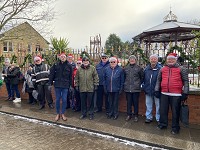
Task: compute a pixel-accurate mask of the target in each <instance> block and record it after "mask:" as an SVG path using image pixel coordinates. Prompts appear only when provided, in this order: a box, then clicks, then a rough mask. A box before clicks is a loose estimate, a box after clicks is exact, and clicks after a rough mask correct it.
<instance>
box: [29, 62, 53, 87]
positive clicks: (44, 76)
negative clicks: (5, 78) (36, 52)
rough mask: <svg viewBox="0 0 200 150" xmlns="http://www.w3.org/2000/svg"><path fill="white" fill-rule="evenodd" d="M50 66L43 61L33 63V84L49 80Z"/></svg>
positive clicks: (44, 82) (45, 82)
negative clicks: (37, 63) (36, 63)
mask: <svg viewBox="0 0 200 150" xmlns="http://www.w3.org/2000/svg"><path fill="white" fill-rule="evenodd" d="M49 72H50V66H49V65H47V64H44V63H41V64H39V65H35V66H34V67H33V70H32V74H31V75H32V81H33V83H34V84H40V85H45V84H47V83H48V82H49Z"/></svg>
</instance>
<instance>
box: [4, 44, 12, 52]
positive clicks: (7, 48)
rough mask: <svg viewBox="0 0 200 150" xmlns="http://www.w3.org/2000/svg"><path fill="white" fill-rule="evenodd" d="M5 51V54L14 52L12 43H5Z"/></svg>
mask: <svg viewBox="0 0 200 150" xmlns="http://www.w3.org/2000/svg"><path fill="white" fill-rule="evenodd" d="M3 51H4V52H9V51H10V52H12V51H13V43H12V42H3Z"/></svg>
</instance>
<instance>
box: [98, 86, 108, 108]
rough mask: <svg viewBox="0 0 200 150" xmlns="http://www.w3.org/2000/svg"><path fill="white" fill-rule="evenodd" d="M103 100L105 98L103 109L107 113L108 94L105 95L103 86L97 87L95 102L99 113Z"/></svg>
mask: <svg viewBox="0 0 200 150" xmlns="http://www.w3.org/2000/svg"><path fill="white" fill-rule="evenodd" d="M103 98H105V109H106V112H108V111H109V103H108V94H105V92H104V87H103V85H99V86H98V89H97V101H96V105H97V109H98V110H99V111H102V106H103Z"/></svg>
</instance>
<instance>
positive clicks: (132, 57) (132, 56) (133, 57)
mask: <svg viewBox="0 0 200 150" xmlns="http://www.w3.org/2000/svg"><path fill="white" fill-rule="evenodd" d="M128 59H129V60H130V59H135V60H137V58H136V57H135V55H131V56H129V58H128Z"/></svg>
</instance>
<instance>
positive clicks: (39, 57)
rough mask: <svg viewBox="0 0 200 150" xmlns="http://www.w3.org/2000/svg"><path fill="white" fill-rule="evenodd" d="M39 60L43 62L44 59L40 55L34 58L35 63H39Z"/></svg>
mask: <svg viewBox="0 0 200 150" xmlns="http://www.w3.org/2000/svg"><path fill="white" fill-rule="evenodd" d="M37 60H41V61H42V57H41V56H39V55H37V56H35V57H34V62H35V61H37Z"/></svg>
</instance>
